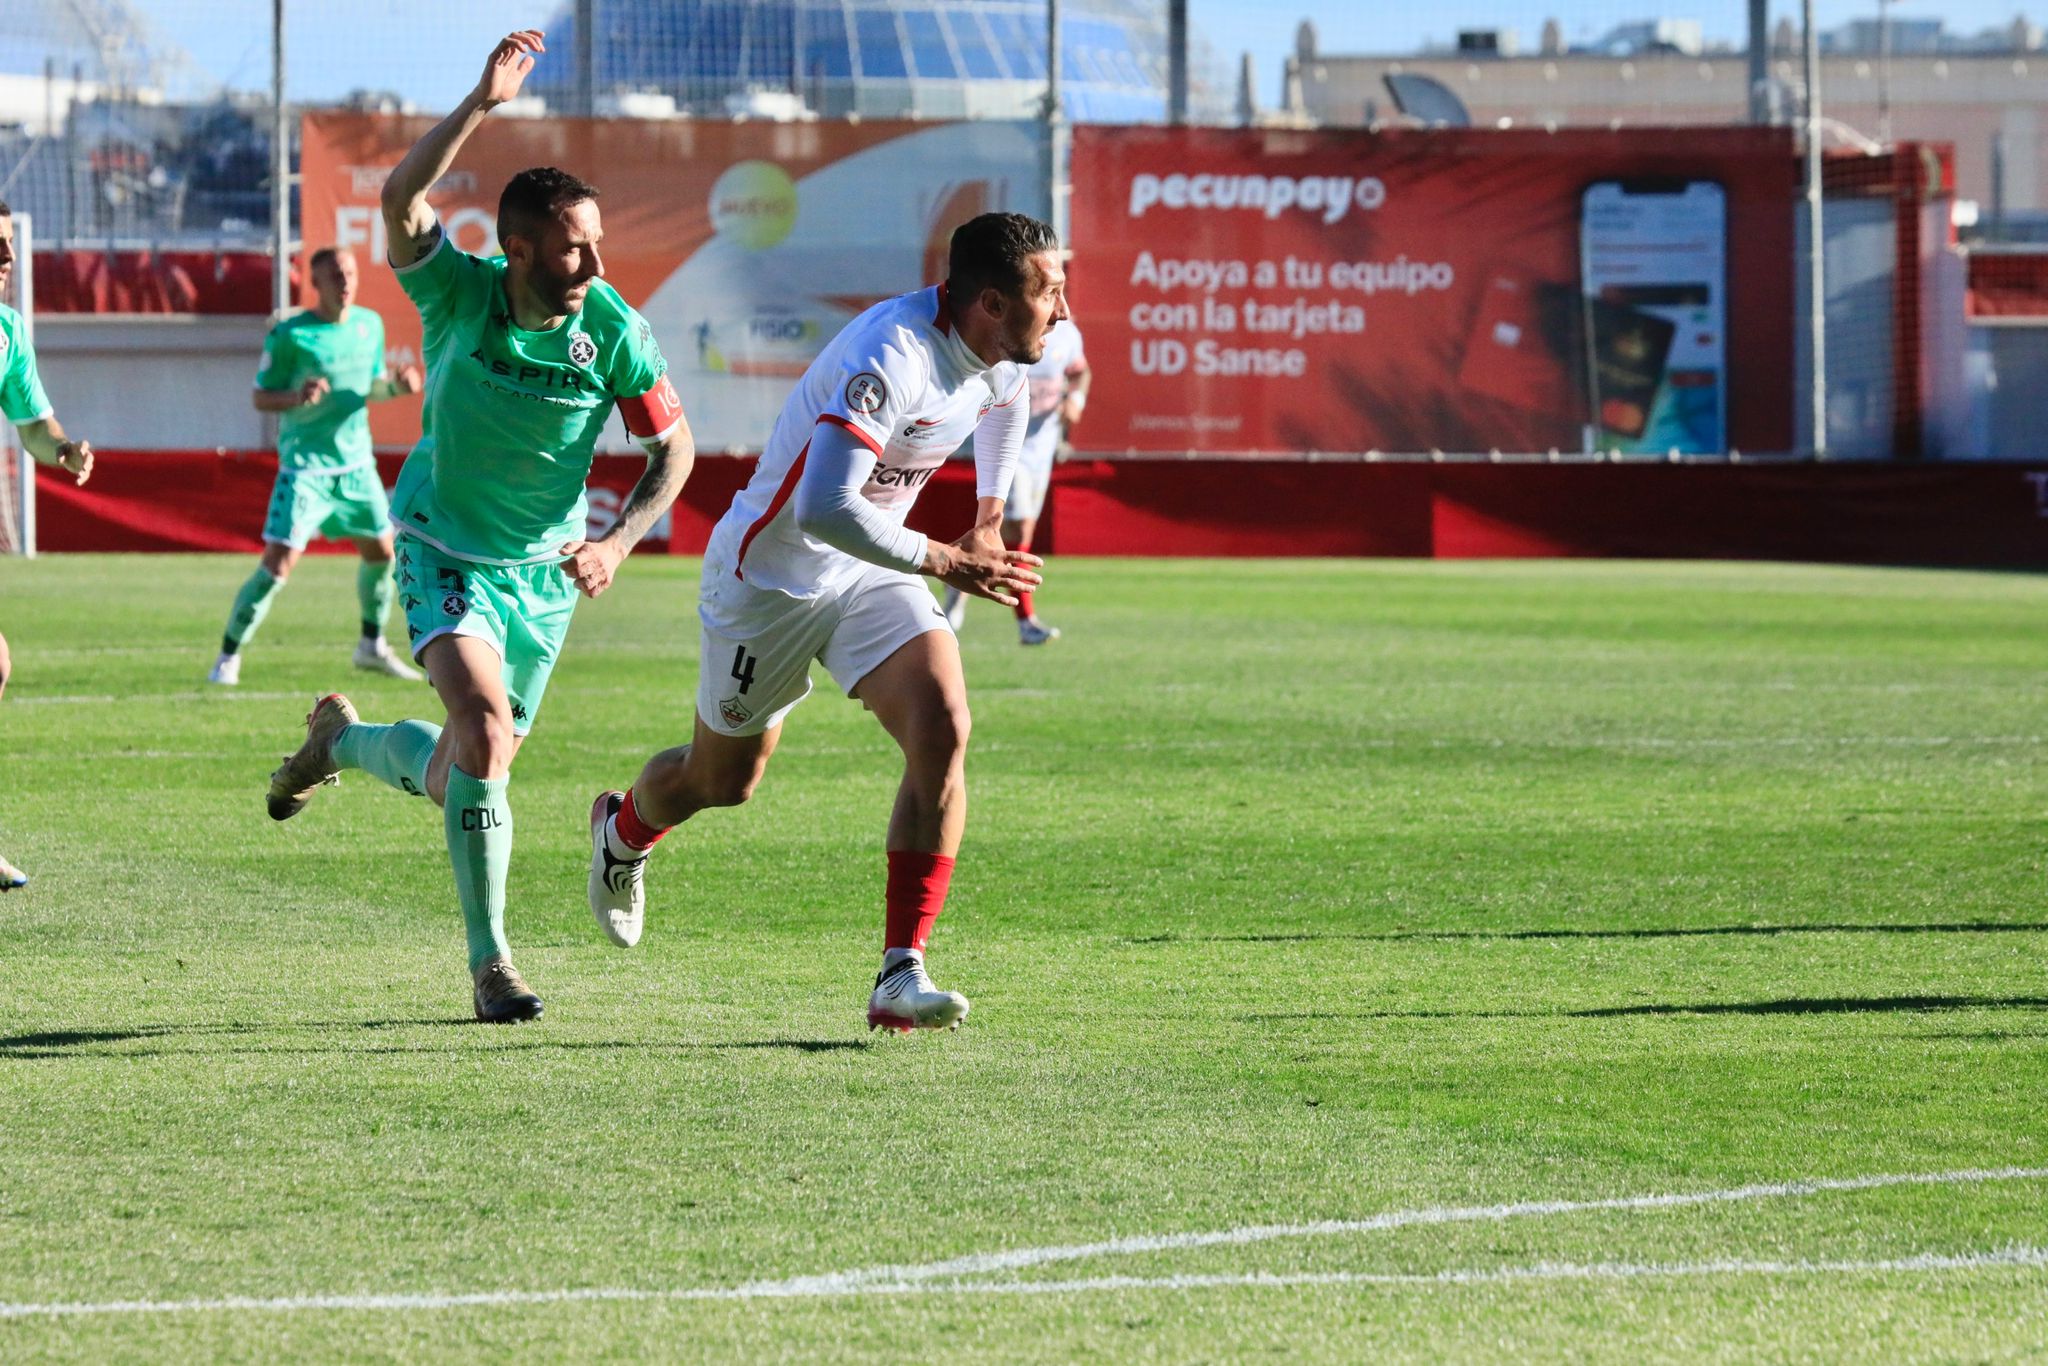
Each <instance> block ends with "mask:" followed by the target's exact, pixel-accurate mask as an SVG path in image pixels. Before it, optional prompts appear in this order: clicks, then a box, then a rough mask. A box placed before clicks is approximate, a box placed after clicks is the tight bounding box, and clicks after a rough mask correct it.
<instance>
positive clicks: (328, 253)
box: [306, 247, 341, 276]
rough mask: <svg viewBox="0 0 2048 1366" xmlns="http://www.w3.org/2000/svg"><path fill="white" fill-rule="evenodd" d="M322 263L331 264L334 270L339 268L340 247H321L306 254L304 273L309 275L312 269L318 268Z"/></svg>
mask: <svg viewBox="0 0 2048 1366" xmlns="http://www.w3.org/2000/svg"><path fill="white" fill-rule="evenodd" d="M322 263H325V264H327V265H330V266H333V267H334V268H335V269H336V270H340V269H341V248H340V247H322V248H320V250H318V251H316V252H314V253H313V254H312V255H311V256H308V257H307V258H306V274H307V275H309V276H310V275H311V274H312V273H313V272H314V271H316V270H318V269H320V267H321V265H322Z"/></svg>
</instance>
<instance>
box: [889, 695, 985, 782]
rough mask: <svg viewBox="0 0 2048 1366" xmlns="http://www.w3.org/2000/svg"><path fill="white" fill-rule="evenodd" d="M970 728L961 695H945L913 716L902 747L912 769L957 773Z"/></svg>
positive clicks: (964, 700)
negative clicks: (920, 714) (912, 721)
mask: <svg viewBox="0 0 2048 1366" xmlns="http://www.w3.org/2000/svg"><path fill="white" fill-rule="evenodd" d="M973 728H974V719H973V717H971V716H970V715H969V714H968V711H967V699H966V698H965V697H958V698H953V697H949V698H945V699H943V700H941V701H939V702H937V703H935V704H933V705H932V706H931V707H930V708H929V709H927V710H926V712H925V713H924V714H923V715H922V716H920V717H919V718H918V719H917V724H916V725H914V726H913V727H912V728H911V731H910V734H909V735H908V737H906V741H907V742H906V743H905V745H904V746H903V749H904V756H905V758H907V759H908V760H909V762H910V765H911V768H912V769H913V770H921V771H926V772H930V773H934V774H939V773H957V772H958V771H959V769H960V766H961V763H962V761H963V760H964V759H965V758H966V755H967V737H968V735H969V733H970V732H971V731H972V730H973Z"/></svg>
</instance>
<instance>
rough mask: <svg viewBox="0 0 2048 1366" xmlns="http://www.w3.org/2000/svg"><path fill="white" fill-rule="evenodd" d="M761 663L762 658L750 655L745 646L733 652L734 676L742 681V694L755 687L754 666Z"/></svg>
mask: <svg viewBox="0 0 2048 1366" xmlns="http://www.w3.org/2000/svg"><path fill="white" fill-rule="evenodd" d="M760 662H761V660H760V657H759V656H758V655H750V654H748V653H747V647H746V646H744V645H742V646H740V647H739V648H738V649H736V650H734V651H733V652H732V676H733V677H734V678H737V679H738V680H739V681H740V691H741V692H742V693H744V692H746V690H747V689H748V688H751V687H753V686H754V666H755V665H756V664H758V663H760Z"/></svg>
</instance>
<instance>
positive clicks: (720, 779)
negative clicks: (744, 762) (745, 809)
mask: <svg viewBox="0 0 2048 1366" xmlns="http://www.w3.org/2000/svg"><path fill="white" fill-rule="evenodd" d="M760 785H761V770H760V769H759V768H743V769H733V770H730V771H727V772H722V773H712V774H709V775H707V776H706V779H705V780H704V781H703V782H701V783H700V784H699V786H698V797H699V799H700V801H701V802H702V804H703V805H705V806H744V805H746V803H748V802H749V801H751V800H753V796H754V789H755V788H757V787H759V786H760Z"/></svg>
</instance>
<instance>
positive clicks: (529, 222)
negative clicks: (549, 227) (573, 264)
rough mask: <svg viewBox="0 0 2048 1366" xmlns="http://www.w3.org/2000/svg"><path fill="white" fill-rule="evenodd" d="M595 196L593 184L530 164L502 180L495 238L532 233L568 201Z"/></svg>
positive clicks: (573, 202)
mask: <svg viewBox="0 0 2048 1366" xmlns="http://www.w3.org/2000/svg"><path fill="white" fill-rule="evenodd" d="M595 198H597V186H595V185H591V184H588V183H586V182H584V181H581V180H578V179H577V178H576V177H575V176H572V175H570V174H569V173H568V172H567V171H561V170H557V169H555V168H554V167H553V166H534V167H530V168H528V169H527V170H524V171H521V172H520V173H519V174H518V175H516V176H513V177H512V178H511V179H510V180H508V181H506V182H505V192H504V193H503V194H501V195H499V196H498V241H499V242H500V243H502V242H504V240H505V239H506V238H508V237H525V238H528V239H531V238H533V237H534V236H536V235H537V234H538V233H539V231H540V229H541V228H542V227H543V226H545V225H546V224H547V223H549V222H551V221H552V220H553V219H555V218H556V217H558V216H560V214H561V212H562V210H564V209H566V208H568V207H569V206H570V205H571V204H580V203H582V202H583V201H584V200H586V199H595Z"/></svg>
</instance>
